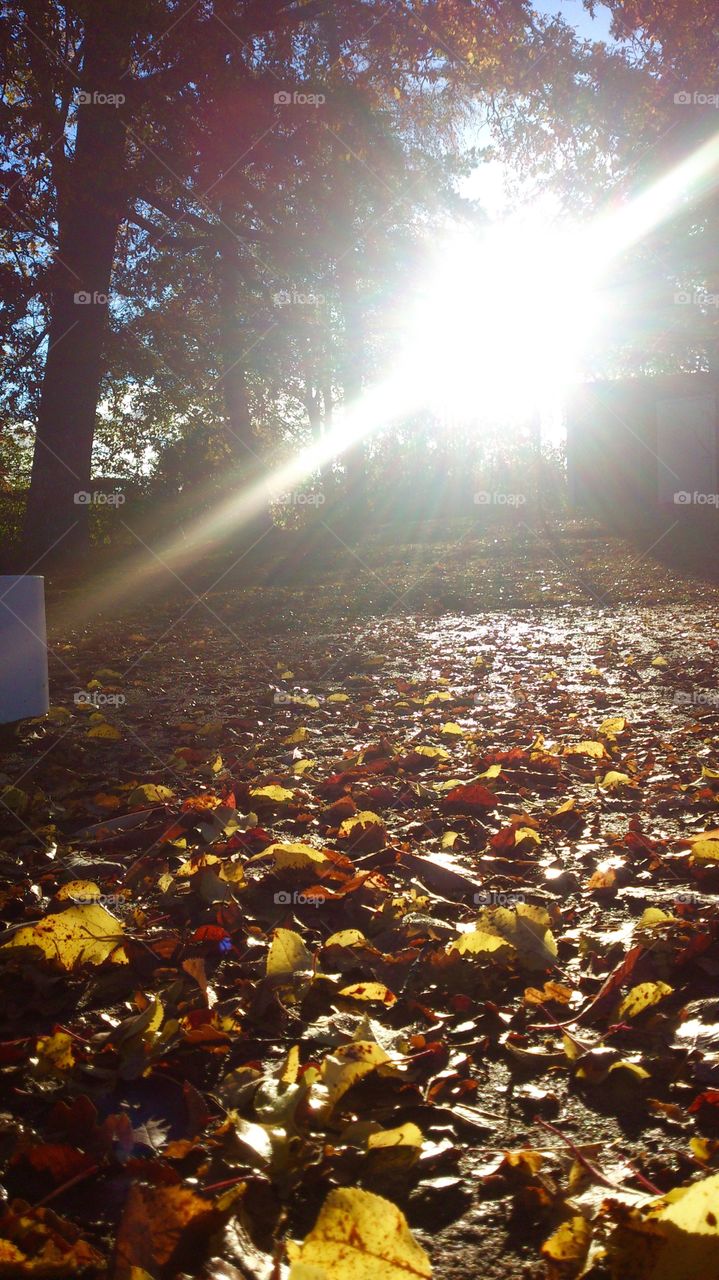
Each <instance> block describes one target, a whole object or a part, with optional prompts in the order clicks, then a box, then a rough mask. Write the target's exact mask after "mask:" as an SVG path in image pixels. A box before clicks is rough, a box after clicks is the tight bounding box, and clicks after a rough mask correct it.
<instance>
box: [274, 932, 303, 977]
mask: <svg viewBox="0 0 719 1280" xmlns="http://www.w3.org/2000/svg"><path fill="white" fill-rule="evenodd" d="M312 964H313V959H312V953H311V952H310V951H308V950H307V947H306V946H305V944H304V942H303V941H302V938H301V937H300V935H299V933H295V932H294V930H292V929H275V931H274V933H273V935H272V942H271V943H270V949H269V951H268V953H267V969H266V973H267V976H268V977H271V978H276V977H282V976H285V975H286V976H289V975H291V974H293V973H300V972H303V971H305V972H306V971H307V970H309V969H311V968H312Z"/></svg>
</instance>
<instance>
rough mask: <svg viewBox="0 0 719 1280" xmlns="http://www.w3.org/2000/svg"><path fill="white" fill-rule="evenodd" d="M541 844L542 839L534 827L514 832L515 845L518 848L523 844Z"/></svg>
mask: <svg viewBox="0 0 719 1280" xmlns="http://www.w3.org/2000/svg"><path fill="white" fill-rule="evenodd" d="M527 843H529V844H541V843H542V837H541V836H540V834H539V832H538V831H535V830H534V827H517V828H516V830H515V832H514V845H515V848H518V847H519V845H522V844H527Z"/></svg>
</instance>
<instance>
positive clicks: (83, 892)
mask: <svg viewBox="0 0 719 1280" xmlns="http://www.w3.org/2000/svg"><path fill="white" fill-rule="evenodd" d="M55 897H56V898H57V900H58V902H64V901H65V899H66V898H85V899H87V898H101V897H102V893H101V892H100V886H99V885H97V884H95V881H94V880H68V882H67V884H63V885H61V886H60V888H59V889H58V891H57V893H56V894H55Z"/></svg>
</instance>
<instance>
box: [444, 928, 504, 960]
mask: <svg viewBox="0 0 719 1280" xmlns="http://www.w3.org/2000/svg"><path fill="white" fill-rule="evenodd" d="M511 950H512V948H511V946H510V944H509V943H508V942H507V939H506V938H503V937H500V935H499V934H498V933H489V932H487V931H486V930H485V929H469V930H468V931H467V932H466V933H462V934H460V936H459V937H458V938H455V940H454V942H450V943H449V945H448V947H447V951H448V952H452V951H456V952H457V953H458V954H459V955H460V956H478V955H494V954H496V952H498V951H501V952H502V953H503V954H502V958H503V959H504V957H506V956H508V955H509V954H510V953H511Z"/></svg>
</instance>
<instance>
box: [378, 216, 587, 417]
mask: <svg viewBox="0 0 719 1280" xmlns="http://www.w3.org/2000/svg"><path fill="white" fill-rule="evenodd" d="M599 312H600V304H599V294H598V292H597V289H596V284H595V281H594V280H593V278H592V273H591V270H590V268H589V266H588V264H587V260H586V254H585V252H584V251H583V246H582V242H581V240H580V237H579V235H578V234H576V233H572V232H568V231H567V230H562V231H560V230H558V229H557V228H556V227H553V226H552V225H551V224H550V223H548V222H543V221H537V220H535V221H527V220H524V221H522V222H504V223H502V224H497V225H496V226H494V227H490V228H489V229H488V230H487V231H486V232H485V233H484V234H483V235H482V236H480V237H477V234H476V232H474V233H473V234H471V235H470V234H469V233H465V232H461V233H455V234H453V235H451V236H448V237H447V239H446V240H445V241H444V242H443V243H442V244H441V246H440V247H439V248H438V249H437V251H436V254H435V261H434V263H433V266H432V269H431V270H430V272H429V274H428V276H427V278H426V280H425V281H424V282H423V284H422V285H421V286H420V288H419V289H418V291H417V295H416V298H415V300H414V301H413V304H412V308H411V315H410V318H409V322H408V324H407V328H406V335H407V338H406V351H405V358H404V365H405V376H406V377H407V380H408V383H410V384H411V385H412V386H413V387H414V390H415V394H416V395H419V396H420V397H421V399H422V401H423V402H424V403H425V405H426V406H427V407H428V408H430V409H431V410H432V411H433V412H434V413H435V414H436V415H437V416H438V417H439V419H440V420H442V419H443V418H445V417H446V418H448V419H450V420H454V419H457V418H461V419H463V420H467V421H477V422H478V423H481V422H482V421H483V420H487V419H493V420H494V421H495V423H496V424H497V425H501V424H503V423H505V422H507V423H510V422H514V421H518V420H523V419H524V420H526V418H527V417H528V416H530V415H532V414H534V413H537V412H538V413H540V414H542V415H545V414H548V413H551V412H552V411H553V410H554V408H555V406H556V404H557V403H558V402H559V401H561V398H562V396H563V394H564V393H565V392H566V390H567V387H568V386H569V384H570V383H571V382H573V381H574V380H576V378H577V377H578V376H579V373H580V369H581V355H582V351H583V349H584V348H585V346H586V344H587V342H588V339H589V337H590V335H591V333H592V331H593V329H594V327H595V324H596V322H597V320H598V318H599Z"/></svg>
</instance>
